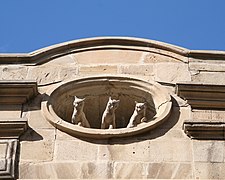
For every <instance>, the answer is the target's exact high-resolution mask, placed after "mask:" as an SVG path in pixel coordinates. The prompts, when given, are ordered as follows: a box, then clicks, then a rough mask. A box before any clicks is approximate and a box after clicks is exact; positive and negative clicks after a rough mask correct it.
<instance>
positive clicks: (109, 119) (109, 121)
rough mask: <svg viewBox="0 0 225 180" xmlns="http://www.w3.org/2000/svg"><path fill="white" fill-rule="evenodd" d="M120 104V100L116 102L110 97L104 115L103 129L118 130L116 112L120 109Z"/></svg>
mask: <svg viewBox="0 0 225 180" xmlns="http://www.w3.org/2000/svg"><path fill="white" fill-rule="evenodd" d="M119 102H120V100H115V99H112V98H111V97H109V101H108V103H107V105H106V108H105V111H104V112H103V115H102V124H101V129H115V128H116V118H115V110H116V109H117V108H118V106H119Z"/></svg>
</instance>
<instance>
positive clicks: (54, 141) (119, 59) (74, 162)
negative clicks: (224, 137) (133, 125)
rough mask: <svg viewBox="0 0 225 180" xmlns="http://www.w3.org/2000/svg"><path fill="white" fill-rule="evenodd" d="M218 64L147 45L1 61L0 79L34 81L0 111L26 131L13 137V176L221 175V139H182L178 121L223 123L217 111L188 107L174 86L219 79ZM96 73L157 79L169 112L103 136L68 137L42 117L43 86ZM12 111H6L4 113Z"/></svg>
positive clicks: (223, 165) (221, 81)
mask: <svg viewBox="0 0 225 180" xmlns="http://www.w3.org/2000/svg"><path fill="white" fill-rule="evenodd" d="M219 63H220V64H218V60H217V61H216V60H215V61H214V60H208V61H206V60H201V59H196V58H189V57H185V56H182V55H179V54H176V53H174V52H171V51H167V50H161V51H160V50H157V49H156V48H152V49H151V48H149V49H148V51H146V50H125V49H100V50H88V51H82V52H75V53H70V54H68V55H64V56H61V57H57V58H53V59H51V60H50V61H48V62H45V63H42V64H40V65H26V64H20V65H15V64H14V65H12V64H11V65H1V66H0V74H1V76H0V78H1V79H2V80H11V79H13V80H15V79H20V80H36V81H37V83H38V91H39V93H40V94H39V95H38V96H37V97H36V98H35V99H33V100H32V101H30V102H28V103H27V104H24V105H23V106H22V107H10V108H9V110H8V111H6V110H4V108H3V110H1V111H0V115H1V116H2V117H6V116H7V117H11V116H13V117H14V116H16V117H26V118H27V119H28V124H29V129H28V130H27V131H26V132H25V134H23V135H22V136H21V137H20V148H19V170H18V173H19V175H18V177H19V178H20V179H50V178H51V179H67V178H70V179H74V178H99V179H106V178H112V179H114V178H115V179H117V178H122V179H123V178H127V179H131V178H135V179H139V178H140V179H141V178H159V179H171V178H172V179H204V178H209V179H211V178H224V177H225V173H224V170H223V169H224V168H225V163H224V161H225V158H224V155H225V152H224V150H225V147H224V146H225V144H224V141H219V140H193V139H190V138H189V137H188V136H187V135H186V134H185V133H184V131H183V129H182V126H183V122H184V121H185V120H187V119H196V120H200V121H203V122H204V120H210V121H215V122H216V121H218V120H222V121H224V117H225V112H224V111H223V110H198V109H197V110H192V109H191V107H190V105H188V104H187V102H186V101H185V100H183V99H181V98H180V97H178V96H177V95H176V94H175V84H176V83H177V82H180V81H185V82H186V81H187V82H191V81H192V82H199V83H214V84H215V83H217V84H224V79H225V78H223V76H224V75H225V74H224V72H225V70H224V68H223V66H224V65H225V61H219ZM99 74H115V75H120V76H123V75H131V76H133V77H138V78H142V79H144V80H146V81H148V80H153V81H157V82H159V83H161V84H162V86H164V87H165V88H166V89H167V90H168V92H169V93H170V95H171V96H172V99H173V108H172V113H171V116H170V117H169V119H168V120H167V121H166V122H165V123H163V124H162V125H161V126H159V127H157V128H155V129H154V130H151V131H149V132H147V133H145V134H140V135H137V136H133V137H127V138H110V139H107V140H95V139H89V138H79V137H73V136H70V135H68V134H67V133H65V132H62V131H60V130H58V129H56V128H55V127H53V126H52V125H51V124H50V123H49V122H48V121H47V120H46V119H45V117H44V115H43V111H42V108H41V104H42V103H43V102H44V101H45V93H46V92H47V91H48V90H49V89H51V88H52V87H54V86H55V85H57V84H58V83H59V82H66V81H69V80H73V79H74V78H76V77H85V76H90V75H99ZM62 103H63V102H62ZM14 108H15V111H14ZM12 109H13V112H9V111H12Z"/></svg>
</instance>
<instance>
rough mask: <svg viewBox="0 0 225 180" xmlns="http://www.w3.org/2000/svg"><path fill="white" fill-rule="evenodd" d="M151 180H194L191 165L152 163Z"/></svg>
mask: <svg viewBox="0 0 225 180" xmlns="http://www.w3.org/2000/svg"><path fill="white" fill-rule="evenodd" d="M147 171H148V176H147V178H150V179H192V178H193V176H192V165H191V164H190V163H150V164H149V165H148V169H147Z"/></svg>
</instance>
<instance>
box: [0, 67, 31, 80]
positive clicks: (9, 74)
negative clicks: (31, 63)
mask: <svg viewBox="0 0 225 180" xmlns="http://www.w3.org/2000/svg"><path fill="white" fill-rule="evenodd" d="M27 72H28V68H27V67H26V66H19V65H8V66H1V67H0V74H1V77H0V79H1V80H15V79H16V80H23V79H26V77H27Z"/></svg>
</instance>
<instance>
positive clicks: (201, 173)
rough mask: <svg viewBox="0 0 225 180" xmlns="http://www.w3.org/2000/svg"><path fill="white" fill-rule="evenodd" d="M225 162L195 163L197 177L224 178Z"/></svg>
mask: <svg viewBox="0 0 225 180" xmlns="http://www.w3.org/2000/svg"><path fill="white" fill-rule="evenodd" d="M224 169H225V164H224V163H195V169H194V173H195V178H196V179H224V177H225V171H224Z"/></svg>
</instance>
